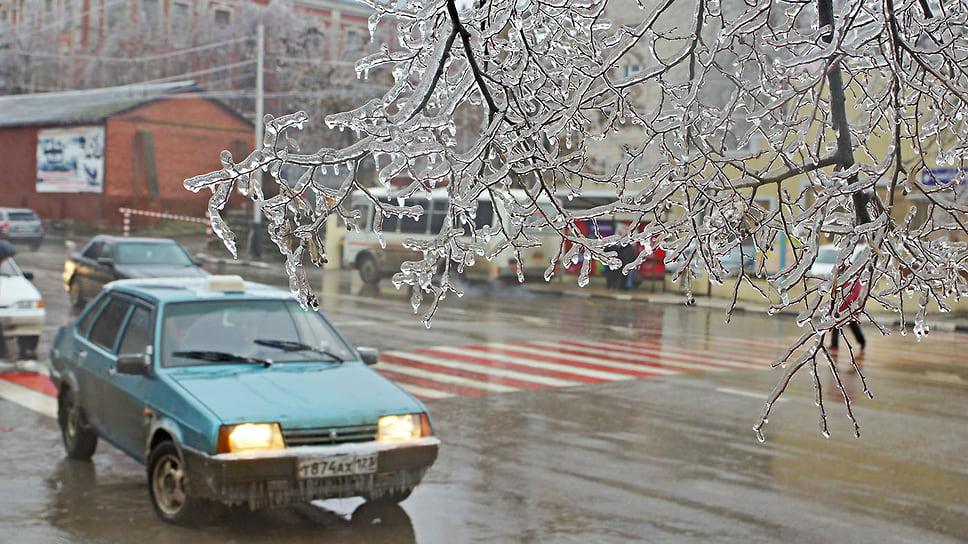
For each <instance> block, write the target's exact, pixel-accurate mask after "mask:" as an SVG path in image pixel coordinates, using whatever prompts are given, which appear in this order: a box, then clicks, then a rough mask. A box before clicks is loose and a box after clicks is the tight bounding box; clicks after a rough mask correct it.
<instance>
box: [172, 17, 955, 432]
mask: <svg viewBox="0 0 968 544" xmlns="http://www.w3.org/2000/svg"><path fill="white" fill-rule="evenodd" d="M364 3H365V4H367V5H368V6H369V7H370V8H371V9H372V14H371V15H370V16H368V18H367V23H366V24H367V29H368V31H369V32H370V36H371V39H384V38H383V37H382V36H384V35H386V36H387V37H386V39H390V40H392V42H393V43H388V44H379V48H377V44H374V45H375V47H374V49H373V50H372V51H371V53H370V54H367V55H366V56H364V57H363V58H362V59H360V60H359V61H358V63H357V64H356V66H355V68H356V74H350V76H351V78H353V77H355V76H356V75H358V76H359V78H360V80H359V83H363V81H364V80H365V81H366V83H367V84H368V85H376V84H382V85H385V86H386V91H385V92H384V93H383V94H382V96H379V97H377V98H374V99H367V100H363V99H361V100H360V101H359V102H358V103H357V104H356V105H355V106H354V107H352V108H349V109H347V111H342V112H325V113H328V115H326V116H325V125H326V126H327V127H329V128H330V129H333V130H335V131H344V136H345V138H346V139H347V140H352V142H351V143H349V144H346V145H345V146H344V147H341V148H335V149H329V148H324V149H320V150H318V151H316V152H315V153H309V152H307V153H305V154H304V153H303V152H300V151H299V147H300V146H298V145H296V143H295V142H296V139H295V138H294V137H293V134H294V133H296V132H298V131H299V130H300V129H301V128H302V126H303V125H304V124H305V123H306V122H307V121H308V115H306V114H305V113H303V112H297V113H294V114H291V115H284V116H279V117H274V116H269V117H267V119H266V125H265V127H266V130H265V139H264V141H263V142H259V143H258V145H257V146H256V150H255V151H253V152H252V153H251V154H249V156H247V157H233V156H232V154H231V153H223V154H222V155H221V156H220V157H219V158H220V165H221V166H220V168H219V169H218V170H216V171H214V172H210V173H207V174H201V175H198V176H195V177H192V178H189V179H187V180H185V187H186V188H187V189H189V190H191V191H195V192H199V191H201V190H202V189H209V190H211V191H212V195H211V198H210V201H209V211H210V213H211V214H212V217H213V230H215V232H216V234H217V235H219V236H220V237H221V238H223V239H224V240H225V242H226V246H227V247H230V250H232V251H233V252H234V250H235V248H234V238H233V235H232V233H231V230H229V228H228V226H227V225H226V224H225V223H224V221H223V220H222V217H221V215H219V212H220V211H221V210H223V208H224V207H225V205H226V204H227V202H228V199H229V197H230V196H232V197H233V198H239V196H240V195H241V196H242V197H243V198H248V199H250V200H252V201H253V202H254V203H255V204H256V205H257V206H259V207H261V209H262V210H263V212H264V214H265V216H266V218H267V219H268V224H269V225H268V228H269V234H270V237H271V239H272V240H273V242H274V243H275V244H276V246H277V248H278V249H279V251H280V253H281V254H282V255H284V256H285V258H286V263H287V271H288V274H289V275H290V278H291V283H290V284H291V287H292V288H293V289H294V291H296V292H298V294H299V296H300V300H301V301H302V302H303V303H304V304H305V305H306V306H308V307H312V306H314V304H315V298H314V296H313V295H312V291H311V285H310V282H308V281H306V276H305V271H304V270H303V268H302V267H303V266H304V264H305V261H306V260H307V259H308V260H309V262H311V263H313V264H317V265H318V264H320V263H322V262H323V261H325V259H326V255H327V248H326V244H328V245H329V249H330V250H331V251H332V250H333V248H334V247H338V243H339V241H338V240H333V239H328V240H327V239H326V238H325V232H326V230H325V224H326V223H327V222H329V221H334V220H335V221H338V222H342V223H344V224H345V227H346V229H347V230H349V231H360V232H375V233H376V234H374V235H373V236H374V238H375V239H376V240H377V241H376V242H375V244H376V245H378V246H381V247H385V246H388V245H391V244H394V243H397V242H398V241H397V240H395V239H389V237H390V236H396V235H395V234H393V235H391V234H390V232H387V233H383V226H384V224H386V225H396V224H398V222H399V221H400V220H401V217H403V216H405V217H407V218H415V217H418V216H420V215H421V214H422V213H424V211H423V208H420V207H414V206H409V205H404V204H406V203H408V202H409V203H412V202H416V201H421V202H423V203H426V202H427V199H426V197H427V195H428V194H429V193H430V192H431V191H438V192H443V193H444V194H446V199H447V201H448V203H449V206H447V207H446V208H445V209H444V208H441V209H437V208H435V209H434V210H433V211H432V212H431V213H429V216H424V217H422V218H421V219H420V220H421V221H427V223H428V224H433V225H434V228H433V231H432V232H427V233H426V234H423V235H416V234H415V235H414V236H413V237H412V238H411V239H410V240H409V241H407V247H408V248H410V249H411V250H412V251H413V257H412V259H411V260H409V261H408V262H407V264H406V265H405V266H404V267H403V268H402V269H401V270H400V271H399V272H398V273H397V274H395V275H394V276H393V282H394V284H395V285H397V286H400V287H403V286H411V287H412V288H413V295H412V299H411V301H412V303H413V304H414V311H415V312H416V313H418V314H420V315H421V318H422V319H424V321H425V322H426V323H427V324H429V323H430V321H431V319H432V317H433V313H434V311H435V310H436V308H437V305H438V304H439V302H440V300H441V299H443V298H444V297H446V296H447V295H448V293H457V294H460V293H461V291H460V290H459V288H458V287H456V285H455V283H453V282H452V281H451V279H452V278H454V277H456V275H459V274H461V273H466V272H468V271H473V270H474V269H475V267H481V266H487V261H488V260H492V261H493V262H496V263H500V265H501V266H502V267H503V272H502V273H503V274H505V275H506V276H507V277H510V278H514V279H516V280H518V281H524V282H525V284H527V283H528V282H531V281H547V280H550V279H551V278H552V277H553V276H554V275H555V274H559V273H562V272H563V271H564V270H566V269H567V270H569V271H573V272H577V278H576V282H577V284H578V285H579V286H589V285H593V284H594V283H595V280H596V278H595V276H594V274H593V271H594V270H595V269H596V268H598V265H596V263H601V266H602V267H603V268H609V267H613V266H614V267H616V268H621V269H623V270H624V271H629V270H631V269H632V268H634V267H635V265H636V263H640V262H643V260H644V259H645V258H647V257H648V256H649V255H648V253H649V250H651V249H652V248H660V247H661V248H662V249H663V250H664V251H665V254H666V257H665V264H667V265H670V268H674V267H675V266H676V265H679V266H680V267H679V268H678V269H676V270H675V271H674V272H670V273H669V274H668V276H669V278H670V281H674V282H676V285H681V288H682V290H683V292H684V293H685V295H684V301H685V302H686V303H693V302H694V301H695V298H694V293H695V295H696V296H698V295H699V294H700V293H705V292H706V290H707V289H708V287H707V285H708V284H709V283H711V284H713V289H717V288H720V287H721V288H722V291H721V292H723V293H726V294H725V296H727V297H738V296H739V295H738V294H735V293H738V291H739V289H737V286H742V287H743V289H744V290H747V289H748V290H752V291H753V292H754V293H759V294H760V295H761V296H762V297H763V299H764V300H769V303H768V304H767V303H764V307H766V306H768V307H769V310H768V312H769V313H771V314H777V313H780V312H784V311H793V312H795V313H796V315H797V324H798V325H799V326H800V327H801V330H802V331H804V332H803V334H804V336H803V338H802V339H800V340H798V342H799V344H797V345H796V346H791V349H790V350H789V352H787V353H786V354H785V355H783V356H781V357H780V359H778V364H777V365H776V366H777V367H778V368H782V369H783V370H784V379H788V377H789V376H792V374H793V373H795V372H797V371H798V369H800V368H802V367H803V366H808V368H810V369H813V367H814V366H816V364H817V361H816V360H814V361H806V360H803V361H801V360H800V359H797V357H799V355H796V354H798V353H800V351H797V350H796V349H793V348H795V347H799V348H808V349H806V350H805V351H806V352H810V353H813V354H814V355H816V354H817V353H818V352H819V350H817V349H813V351H810V349H809V348H810V346H815V345H816V342H817V340H818V339H821V338H823V337H824V335H828V334H829V333H830V331H831V330H832V329H833V328H835V327H837V326H839V325H842V323H840V322H838V320H841V321H843V320H844V319H846V318H847V317H849V316H840V315H839V314H838V317H835V316H834V314H836V313H837V312H836V311H835V310H836V309H837V308H838V305H839V302H840V301H841V300H842V297H843V295H842V290H843V288H844V287H845V286H849V285H852V284H853V282H855V281H859V282H861V283H862V284H863V285H864V286H865V291H864V301H863V304H861V305H859V306H858V308H857V309H856V311H857V313H858V314H859V315H860V317H861V319H864V320H875V321H876V320H878V319H881V318H879V317H878V316H877V315H876V314H875V313H874V312H873V311H870V312H868V311H869V310H873V309H874V308H877V309H883V310H886V311H888V312H889V313H891V314H893V315H897V316H898V317H899V318H900V322H901V323H902V324H904V325H902V326H901V327H898V328H900V329H901V331H902V332H903V333H906V332H909V331H911V332H914V334H915V335H916V336H918V338H919V339H920V338H922V337H923V336H924V335H926V334H927V333H928V331H929V330H930V323H931V317H932V316H931V313H932V312H931V309H932V308H934V307H937V308H938V309H939V310H940V311H946V310H948V309H950V303H951V302H952V301H957V300H959V299H961V298H963V297H964V296H965V295H966V294H968V268H966V263H968V250H966V247H965V243H964V240H965V238H966V233H965V221H964V220H963V217H964V216H965V213H966V212H968V201H966V197H965V190H964V179H965V177H966V175H965V173H964V172H965V171H966V170H968V169H966V168H965V165H964V163H963V158H964V157H965V156H968V144H966V139H968V137H966V134H968V130H966V128H968V127H966V126H965V124H966V116H965V115H964V112H965V111H968V75H966V70H968V69H966V65H965V63H964V58H965V54H966V51H968V42H966V39H965V37H964V32H963V25H964V14H965V13H966V12H968V6H966V5H965V2H964V0H956V1H955V3H954V4H946V5H945V10H944V12H943V13H942V12H939V13H932V14H930V16H929V15H928V14H926V13H925V12H924V11H923V9H924V8H923V7H922V5H921V4H922V3H918V2H909V3H905V4H898V5H896V6H895V8H894V9H895V13H894V14H893V15H894V17H893V18H888V17H883V16H882V14H880V13H879V10H867V9H859V8H858V7H857V6H859V5H860V4H856V3H855V4H847V5H843V6H841V5H836V4H835V6H834V9H835V18H834V24H833V25H832V26H831V25H826V24H820V22H819V21H818V20H817V11H816V8H815V6H814V5H813V4H804V3H802V2H793V1H789V2H776V1H772V2H767V1H766V0H762V1H750V2H721V1H715V0H714V1H709V2H705V3H694V4H691V5H690V6H691V7H690V8H689V9H683V8H682V6H681V5H679V4H678V3H671V4H661V3H660V4H655V3H653V4H645V3H644V2H639V6H640V8H642V9H639V10H635V9H623V7H622V6H618V5H617V4H615V3H612V4H611V5H607V4H606V3H605V2H604V1H597V0H576V1H570V2H558V3H553V2H537V1H534V0H496V1H492V2H488V3H487V4H486V6H485V7H475V6H472V5H464V4H454V5H455V6H456V7H457V8H458V10H459V11H458V14H459V15H458V16H459V21H455V20H454V19H453V14H452V13H451V12H450V11H449V9H448V8H449V5H448V2H446V1H445V0H432V1H427V2H417V1H406V0H404V1H396V0H393V1H390V0H365V2H364ZM630 7H631V6H629V8H630ZM697 10H702V11H699V12H697ZM936 11H937V10H936ZM847 14H849V16H847ZM390 21H392V22H393V27H392V30H393V33H392V35H389V34H390V32H389V30H391V29H390V28H389V27H388V26H386V24H387V23H388V22H390ZM892 21H905V23H904V24H903V25H901V26H900V27H897V28H895V27H892V26H891V24H893V23H892ZM912 21H917V24H914V23H911V24H908V23H909V22H912ZM847 24H849V25H852V26H851V27H850V28H845V27H844V26H843V25H847ZM384 29H387V30H388V32H387V33H386V34H384V32H383V30H384ZM888 37H890V38H891V40H895V39H897V40H903V42H902V43H904V44H907V46H908V48H907V49H905V51H906V54H905V55H904V58H903V59H898V58H896V57H894V56H890V57H889V56H885V52H889V51H894V50H895V48H894V44H896V43H899V42H893V41H892V42H890V43H888V42H886V41H885V40H887V39H888ZM827 38H829V39H827ZM927 43H930V44H931V46H930V48H928V47H925V45H924V44H927ZM841 68H843V70H841ZM836 73H840V74H841V75H843V74H845V73H846V74H849V77H846V78H841V81H843V82H844V85H845V88H844V89H843V90H844V91H845V92H844V96H845V100H846V101H847V103H846V104H841V106H843V107H844V110H845V111H844V112H843V113H844V117H846V118H847V124H846V125H844V124H843V123H842V121H839V120H838V119H839V117H837V116H835V115H833V111H832V110H833V106H834V103H835V100H834V99H833V98H832V96H833V95H832V93H831V92H830V88H831V86H832V85H833V84H834V82H835V81H836V80H835V79H834V75H835V74H836ZM381 78H382V79H381ZM354 83H355V79H354ZM318 113H324V112H318ZM838 137H839V138H841V141H843V140H846V139H849V140H850V145H851V149H839V148H838V146H839V145H841V141H838V139H837V138H838ZM878 142H890V143H889V144H887V145H881V144H879V143H878ZM845 157H850V158H851V159H850V160H847V159H846V158H845ZM283 164H284V165H285V168H283ZM292 169H302V170H303V173H297V174H292V173H291V172H292ZM260 172H266V173H267V174H268V175H266V176H264V177H262V181H261V183H264V184H266V189H265V192H264V191H263V187H262V185H261V184H260V176H259V173H260ZM287 176H293V177H294V179H288V178H287ZM333 177H335V178H336V182H335V183H334V182H332V181H330V182H329V183H330V184H331V186H326V184H325V183H324V182H323V180H324V179H327V178H328V179H332V178H333ZM335 184H338V187H336V186H332V185H335ZM274 186H278V187H279V188H282V187H283V186H286V187H288V188H287V189H280V190H279V191H274V190H269V188H270V187H272V188H275V187H274ZM377 189H379V190H383V191H387V192H388V193H387V194H389V195H390V196H389V197H388V198H386V199H381V198H378V197H377V196H375V194H376V193H375V191H376V190H377ZM367 191H369V193H367ZM303 194H312V195H314V196H315V197H316V198H315V206H309V205H308V204H306V205H303V204H300V203H299V201H298V200H296V199H297V198H299V197H298V195H303ZM367 194H368V195H369V196H366V195H367ZM265 195H278V196H273V197H271V198H268V199H266V198H265ZM361 195H362V198H364V199H367V198H368V199H369V202H370V204H371V205H372V206H374V208H375V209H376V211H375V212H374V215H375V217H376V220H375V221H373V223H372V224H364V223H363V218H362V216H361V214H360V213H359V211H358V210H353V208H352V205H351V202H353V201H354V198H357V197H361ZM908 198H910V199H915V200H916V201H917V202H918V203H920V204H919V205H918V206H912V205H910V200H907V199H908ZM536 203H537V205H536ZM616 219H618V222H617V223H616ZM407 220H410V219H407ZM605 225H610V227H609V228H605ZM614 226H620V227H621V228H622V229H624V230H623V232H615V231H614V230H612V227H614ZM389 230H391V231H392V230H394V229H389ZM626 230H627V232H626ZM630 243H634V244H636V248H637V249H636V251H637V253H636V255H637V257H636V259H637V260H636V263H627V264H626V263H621V262H617V261H616V260H615V256H614V251H613V250H610V249H608V248H610V247H614V246H616V245H619V246H620V245H628V244H630ZM827 244H830V245H832V246H833V247H834V248H835V249H836V251H835V252H834V256H833V261H832V262H826V260H827V259H828V255H827V254H826V253H825V252H822V251H821V250H820V248H821V246H825V245H827ZM855 248H863V249H861V250H860V251H855ZM737 250H742V251H743V253H744V255H748V256H750V257H752V258H753V259H754V261H755V264H754V265H753V267H752V268H751V269H746V268H745V267H744V269H742V270H736V269H735V268H730V265H729V262H730V259H731V258H732V256H735V254H734V252H736V251H737ZM535 253H540V254H541V255H542V259H543V260H542V261H541V262H540V263H538V264H537V265H536V264H534V263H531V261H530V260H531V258H532V256H533V255H534V254H535ZM623 264H624V266H623ZM820 265H823V266H826V267H828V268H829V269H833V270H835V271H837V273H836V274H833V273H828V272H818V270H821V269H822V268H823V266H820ZM734 302H736V300H735V299H734ZM935 302H936V303H937V304H936V305H935ZM909 321H910V322H911V323H913V325H910V326H909V325H907V323H908V322H909ZM892 327H894V325H891V327H886V326H885V327H884V330H888V329H890V328H892ZM801 351H803V350H801ZM820 362H821V363H822V362H823V360H822V358H821V359H820ZM808 363H809V364H808ZM808 372H809V370H808ZM788 373H789V374H788ZM780 392H782V388H781V389H780ZM778 394H779V393H777V395H778ZM774 401H775V398H773V399H771V400H770V402H769V403H768V405H767V407H768V410H767V412H768V411H769V408H772V406H774V404H773V402H774ZM765 423H766V417H765V416H764V418H763V421H761V422H760V424H759V425H758V426H757V427H756V432H757V437H758V438H762V437H763V434H762V429H763V427H764V425H765Z"/></svg>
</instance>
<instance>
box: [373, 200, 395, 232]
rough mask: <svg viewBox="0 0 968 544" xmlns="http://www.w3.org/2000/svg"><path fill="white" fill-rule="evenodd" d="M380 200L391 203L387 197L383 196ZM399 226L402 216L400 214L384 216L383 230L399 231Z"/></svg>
mask: <svg viewBox="0 0 968 544" xmlns="http://www.w3.org/2000/svg"><path fill="white" fill-rule="evenodd" d="M380 202H383V203H386V204H389V203H390V200H389V199H386V198H381V199H380ZM374 213H376V212H374ZM399 226H400V218H399V217H398V216H396V215H388V216H384V217H383V232H397V227H399Z"/></svg>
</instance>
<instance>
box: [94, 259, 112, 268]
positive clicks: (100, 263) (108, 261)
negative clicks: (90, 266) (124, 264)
mask: <svg viewBox="0 0 968 544" xmlns="http://www.w3.org/2000/svg"><path fill="white" fill-rule="evenodd" d="M97 264H98V266H106V267H108V268H111V267H112V266H114V259H111V258H108V257H98V259H97Z"/></svg>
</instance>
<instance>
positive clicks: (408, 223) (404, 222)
mask: <svg viewBox="0 0 968 544" xmlns="http://www.w3.org/2000/svg"><path fill="white" fill-rule="evenodd" d="M427 204H428V202H427V201H426V200H423V201H419V200H416V199H412V198H408V199H407V200H406V202H404V203H403V205H404V206H420V207H422V208H423V209H424V213H423V214H421V215H420V217H419V218H418V219H413V218H410V217H403V218H401V219H400V232H406V233H410V234H425V233H426V232H427V222H428V220H427Z"/></svg>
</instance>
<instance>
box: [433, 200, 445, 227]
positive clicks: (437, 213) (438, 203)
mask: <svg viewBox="0 0 968 544" xmlns="http://www.w3.org/2000/svg"><path fill="white" fill-rule="evenodd" d="M448 205H449V203H448V201H446V200H434V201H433V208H432V209H431V210H430V234H437V233H438V232H440V229H442V228H443V227H444V220H445V219H447V206H448Z"/></svg>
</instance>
